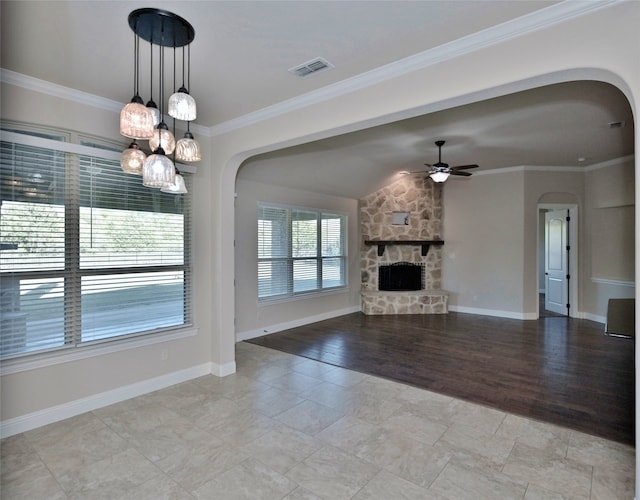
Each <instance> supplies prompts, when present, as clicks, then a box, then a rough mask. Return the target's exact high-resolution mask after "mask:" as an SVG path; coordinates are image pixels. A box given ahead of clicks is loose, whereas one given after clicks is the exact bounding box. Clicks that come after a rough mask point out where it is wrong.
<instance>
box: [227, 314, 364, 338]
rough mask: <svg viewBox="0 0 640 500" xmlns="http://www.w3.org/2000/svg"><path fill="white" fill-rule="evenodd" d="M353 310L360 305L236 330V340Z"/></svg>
mask: <svg viewBox="0 0 640 500" xmlns="http://www.w3.org/2000/svg"><path fill="white" fill-rule="evenodd" d="M354 312H360V306H353V307H348V308H346V309H339V310H337V311H330V312H328V313H323V314H316V315H315V316H308V317H306V318H301V319H296V320H293V321H287V322H285V323H278V324H275V325H271V326H265V327H262V328H256V329H255V330H249V331H246V332H237V333H236V342H242V341H243V340H249V339H255V338H256V337H262V336H264V335H269V334H270V333H276V332H281V331H283V330H288V329H290V328H297V327H298V326H304V325H308V324H310V323H316V322H317V321H323V320H325V319H331V318H336V317H338V316H344V315H345V314H351V313H354Z"/></svg>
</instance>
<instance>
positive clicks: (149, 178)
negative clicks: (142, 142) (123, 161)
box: [142, 148, 176, 188]
mask: <svg viewBox="0 0 640 500" xmlns="http://www.w3.org/2000/svg"><path fill="white" fill-rule="evenodd" d="M175 178H176V168H175V166H174V165H173V162H172V161H171V160H170V159H169V158H167V156H166V155H165V154H164V151H163V150H162V148H158V149H156V150H155V151H154V152H153V154H152V155H150V156H149V157H148V158H147V159H146V160H145V161H144V165H143V167H142V184H143V185H144V186H147V187H153V188H163V187H167V186H171V185H172V184H174V182H175Z"/></svg>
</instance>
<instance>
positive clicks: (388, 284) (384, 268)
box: [378, 262, 424, 292]
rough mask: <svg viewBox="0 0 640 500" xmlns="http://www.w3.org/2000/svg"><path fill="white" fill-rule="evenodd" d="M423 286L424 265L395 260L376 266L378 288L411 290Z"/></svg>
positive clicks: (419, 288)
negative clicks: (391, 262)
mask: <svg viewBox="0 0 640 500" xmlns="http://www.w3.org/2000/svg"><path fill="white" fill-rule="evenodd" d="M423 288H424V266H423V265H421V264H413V263H411V262H395V263H393V264H385V265H381V266H378V290H386V291H396V292H401V291H411V290H422V289H423Z"/></svg>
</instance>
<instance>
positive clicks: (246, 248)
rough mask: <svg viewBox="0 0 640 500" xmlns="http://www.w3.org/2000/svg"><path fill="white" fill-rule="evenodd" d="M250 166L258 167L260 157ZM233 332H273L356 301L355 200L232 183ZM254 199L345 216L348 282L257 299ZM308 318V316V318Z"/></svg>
mask: <svg viewBox="0 0 640 500" xmlns="http://www.w3.org/2000/svg"><path fill="white" fill-rule="evenodd" d="M253 165H254V167H256V168H260V166H259V160H256V161H255V162H254V164H253ZM236 193H237V198H236V211H235V227H236V235H235V237H236V252H235V257H236V262H235V267H236V271H235V276H236V278H235V279H236V291H235V298H236V304H235V307H236V314H235V316H236V335H237V338H238V339H247V338H252V337H257V336H260V335H264V334H265V333H273V332H276V331H279V330H282V329H284V328H286V327H291V326H297V324H299V323H302V324H304V323H308V322H309V321H313V320H314V319H315V320H318V319H320V318H327V317H331V316H336V315H339V314H345V313H346V312H353V311H354V310H359V307H360V270H359V255H358V202H357V200H351V199H346V198H340V197H337V196H329V195H323V194H319V193H312V192H310V191H299V190H295V189H288V188H283V187H281V186H273V185H269V184H262V183H257V182H252V181H248V180H238V181H237V183H236ZM258 202H267V203H276V204H283V205H293V206H299V207H306V208H316V209H320V210H323V209H326V210H335V211H336V212H339V213H343V214H346V215H347V221H348V241H347V251H348V269H349V275H348V277H347V279H348V288H347V289H345V290H342V291H336V292H331V293H329V294H325V295H315V296H307V297H305V298H297V299H295V300H292V299H290V300H285V301H276V302H273V303H263V304H261V305H258V282H257V275H258V265H257V262H258V232H257V222H256V221H257V216H258ZM310 318H311V319H310Z"/></svg>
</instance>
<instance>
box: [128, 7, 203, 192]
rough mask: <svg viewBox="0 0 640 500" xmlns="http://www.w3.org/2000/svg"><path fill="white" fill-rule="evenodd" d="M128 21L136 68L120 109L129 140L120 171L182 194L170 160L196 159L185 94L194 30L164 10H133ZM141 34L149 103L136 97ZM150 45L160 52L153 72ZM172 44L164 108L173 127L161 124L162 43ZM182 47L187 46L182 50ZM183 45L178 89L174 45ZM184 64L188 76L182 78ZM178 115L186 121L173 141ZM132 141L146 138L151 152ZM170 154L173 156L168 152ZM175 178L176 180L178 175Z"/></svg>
mask: <svg viewBox="0 0 640 500" xmlns="http://www.w3.org/2000/svg"><path fill="white" fill-rule="evenodd" d="M129 26H130V28H131V29H132V30H133V33H134V35H135V37H134V73H133V75H134V76H133V93H134V96H133V98H132V99H131V102H130V103H128V104H127V105H126V106H125V107H124V108H123V109H122V111H121V112H120V133H121V134H122V135H123V136H125V137H128V138H131V139H133V142H132V143H131V145H130V146H129V147H128V148H127V149H125V150H124V151H123V153H122V157H121V161H120V163H121V166H122V170H123V171H124V172H127V173H130V174H135V175H142V177H143V180H142V183H143V185H145V186H148V187H154V188H160V189H161V190H162V191H164V192H169V193H177V194H179V193H186V192H187V191H186V188H185V186H184V180H183V178H182V176H180V175H178V173H177V170H176V167H175V164H174V162H175V161H176V160H180V161H184V162H192V161H200V160H201V159H202V154H201V152H200V145H199V144H198V143H197V141H196V140H195V139H194V137H193V134H192V133H191V131H190V127H189V123H190V122H191V121H193V120H195V118H196V101H195V99H194V98H193V97H192V96H191V95H189V91H188V90H187V89H188V87H189V86H190V85H191V82H190V77H191V49H190V44H191V42H193V39H194V38H195V30H194V29H193V26H191V24H189V22H187V21H186V20H185V19H183V18H182V17H180V16H178V15H176V14H174V13H172V12H169V11H166V10H162V9H154V8H144V9H137V10H134V11H133V12H131V14H129ZM140 39H142V40H145V41H147V42H149V44H150V48H151V56H150V69H149V76H150V82H151V84H150V89H149V92H150V96H149V100H148V102H147V105H146V106H145V105H144V101H143V99H142V97H140V69H139V61H140ZM154 46H155V49H156V52H157V54H158V56H159V57H158V60H159V64H158V67H159V68H158V73H157V75H154V74H153V71H154V67H153V56H154ZM167 47H168V48H172V49H173V94H172V95H171V97H169V100H168V105H167V109H166V112H167V114H168V115H169V117H171V120H172V121H173V127H172V128H173V131H171V130H170V129H169V127H168V126H167V124H166V123H165V120H164V119H165V114H164V113H165V107H164V102H165V101H164V94H165V61H164V59H165V58H164V53H165V48H167ZM185 47H186V48H187V50H186V51H185ZM177 48H182V50H181V51H179V52H181V56H182V85H181V86H180V87H179V88H178V89H176V88H175V86H176V84H175V80H176V49H177ZM185 67H186V68H187V80H186V81H185ZM154 79H155V81H157V82H158V87H157V88H158V92H159V94H160V95H159V102H160V107H159V109H158V106H157V105H156V103H155V102H154V99H153V97H154V96H153V88H154ZM176 120H181V121H185V122H186V123H187V132H186V133H185V136H184V138H183V139H180V140H179V141H177V142H176V140H175V127H176ZM136 140H148V141H149V150H150V151H151V153H152V154H150V155H149V156H147V155H146V154H145V153H144V152H143V151H142V149H141V147H140V145H139V144H138V143H137V142H136ZM172 153H173V161H172V160H171V159H170V158H169V156H168V155H171V154H172ZM176 178H177V180H176Z"/></svg>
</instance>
